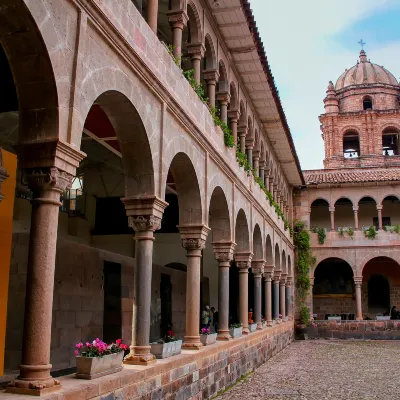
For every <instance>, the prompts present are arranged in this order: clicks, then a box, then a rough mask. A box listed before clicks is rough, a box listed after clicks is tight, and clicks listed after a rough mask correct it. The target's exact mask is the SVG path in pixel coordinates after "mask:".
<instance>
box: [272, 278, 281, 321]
mask: <svg viewBox="0 0 400 400" xmlns="http://www.w3.org/2000/svg"><path fill="white" fill-rule="evenodd" d="M280 276H281V271H280V270H274V276H273V277H272V282H273V286H274V290H273V296H274V309H273V313H272V317H273V318H278V317H279V279H280Z"/></svg>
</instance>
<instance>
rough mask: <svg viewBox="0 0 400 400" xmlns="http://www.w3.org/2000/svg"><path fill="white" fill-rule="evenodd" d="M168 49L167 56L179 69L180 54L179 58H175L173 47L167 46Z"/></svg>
mask: <svg viewBox="0 0 400 400" xmlns="http://www.w3.org/2000/svg"><path fill="white" fill-rule="evenodd" d="M167 49H168V54H169V55H170V56H171V57H172V59H173V60H174V63H175V64H176V65H177V66H178V67H180V66H181V60H182V54H180V55H179V56H176V55H175V54H174V53H175V46H173V45H172V44H169V45H168V46H167Z"/></svg>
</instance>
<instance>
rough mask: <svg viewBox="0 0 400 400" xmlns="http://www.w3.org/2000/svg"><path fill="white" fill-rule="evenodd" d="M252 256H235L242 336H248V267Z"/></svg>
mask: <svg viewBox="0 0 400 400" xmlns="http://www.w3.org/2000/svg"><path fill="white" fill-rule="evenodd" d="M252 257H253V254H252V253H250V252H243V253H238V254H235V260H236V266H237V267H238V269H239V316H240V324H241V325H242V326H243V334H244V335H248V334H249V332H250V331H249V314H248V312H249V267H250V262H251V258H252Z"/></svg>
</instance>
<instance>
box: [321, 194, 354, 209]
mask: <svg viewBox="0 0 400 400" xmlns="http://www.w3.org/2000/svg"><path fill="white" fill-rule="evenodd" d="M342 199H343V200H348V201H350V203H351V205H352V206H353V207H354V200H352V199H351V198H350V197H347V196H336V197H335V198H334V200H332V204H333V206H335V204H336V203H337V202H338V201H339V200H342ZM324 200H325V199H324ZM328 204H329V202H328Z"/></svg>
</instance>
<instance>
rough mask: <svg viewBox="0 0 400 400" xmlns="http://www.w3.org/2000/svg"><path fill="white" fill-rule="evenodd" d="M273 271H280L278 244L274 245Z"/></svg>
mask: <svg viewBox="0 0 400 400" xmlns="http://www.w3.org/2000/svg"><path fill="white" fill-rule="evenodd" d="M275 269H276V270H277V271H280V270H281V254H280V251H279V246H278V243H276V244H275Z"/></svg>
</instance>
